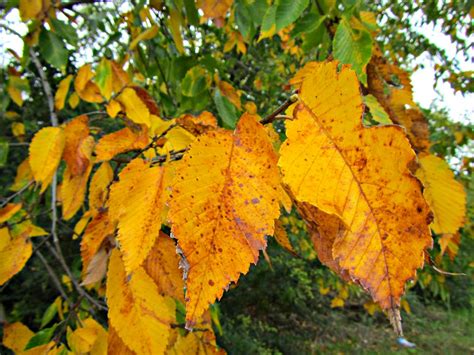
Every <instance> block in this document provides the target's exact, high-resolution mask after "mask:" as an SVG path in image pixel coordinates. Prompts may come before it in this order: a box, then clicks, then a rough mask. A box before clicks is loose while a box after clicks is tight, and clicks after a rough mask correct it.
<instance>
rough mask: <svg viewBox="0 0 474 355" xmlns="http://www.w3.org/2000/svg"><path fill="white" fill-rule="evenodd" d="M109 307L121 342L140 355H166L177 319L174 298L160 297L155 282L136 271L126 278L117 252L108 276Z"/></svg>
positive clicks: (116, 251)
mask: <svg viewBox="0 0 474 355" xmlns="http://www.w3.org/2000/svg"><path fill="white" fill-rule="evenodd" d="M106 296H107V304H108V307H109V313H108V316H109V325H110V327H111V328H113V329H115V331H116V332H117V334H118V336H119V337H120V338H121V339H122V341H123V342H124V343H125V344H126V345H127V346H128V347H129V348H130V349H131V350H133V351H135V352H136V353H138V354H163V353H164V352H165V350H166V347H167V343H168V337H169V333H170V330H171V329H170V324H171V323H173V322H174V319H175V311H176V310H175V303H174V301H173V299H172V298H169V297H163V296H161V295H160V294H159V292H158V289H157V287H156V285H155V283H154V282H153V279H152V278H151V277H150V276H148V274H147V273H146V272H145V270H143V268H141V267H139V268H137V269H136V270H135V271H134V272H133V274H132V275H130V277H128V278H127V276H126V274H125V268H124V265H123V263H122V260H121V259H120V252H119V251H118V250H116V249H115V250H114V251H113V252H112V255H111V257H110V262H109V271H108V273H107V292H106Z"/></svg>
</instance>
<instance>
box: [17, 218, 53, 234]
mask: <svg viewBox="0 0 474 355" xmlns="http://www.w3.org/2000/svg"><path fill="white" fill-rule="evenodd" d="M11 232H12V236H13V237H17V236H22V237H25V238H33V237H40V236H43V235H48V234H49V233H48V232H46V231H45V230H44V229H43V228H41V227H38V226H36V225H34V224H33V223H32V222H31V220H26V221H24V222H22V223H18V224H15V225H13V226H12V230H11Z"/></svg>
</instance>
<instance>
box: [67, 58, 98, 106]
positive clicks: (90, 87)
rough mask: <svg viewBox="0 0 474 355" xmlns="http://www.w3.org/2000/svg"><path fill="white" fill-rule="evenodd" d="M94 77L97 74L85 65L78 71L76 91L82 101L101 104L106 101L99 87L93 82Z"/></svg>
mask: <svg viewBox="0 0 474 355" xmlns="http://www.w3.org/2000/svg"><path fill="white" fill-rule="evenodd" d="M94 76H95V74H94V73H93V72H92V68H91V65H90V64H86V65H83V66H82V67H81V68H80V69H79V70H78V71H77V75H76V78H75V79H74V89H75V90H76V93H77V95H79V97H80V98H81V99H82V100H84V101H87V102H92V103H101V102H102V101H104V99H103V97H102V95H101V94H100V89H99V87H98V86H97V85H96V84H95V83H94V82H92V78H93V77H94Z"/></svg>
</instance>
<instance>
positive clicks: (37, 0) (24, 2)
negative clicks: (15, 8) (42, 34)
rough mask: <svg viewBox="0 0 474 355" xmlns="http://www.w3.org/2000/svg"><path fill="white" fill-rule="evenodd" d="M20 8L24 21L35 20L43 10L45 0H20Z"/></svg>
mask: <svg viewBox="0 0 474 355" xmlns="http://www.w3.org/2000/svg"><path fill="white" fill-rule="evenodd" d="M19 9H20V16H21V19H22V20H23V21H28V20H34V19H36V18H37V17H38V16H39V15H40V14H41V12H42V10H43V0H20V4H19Z"/></svg>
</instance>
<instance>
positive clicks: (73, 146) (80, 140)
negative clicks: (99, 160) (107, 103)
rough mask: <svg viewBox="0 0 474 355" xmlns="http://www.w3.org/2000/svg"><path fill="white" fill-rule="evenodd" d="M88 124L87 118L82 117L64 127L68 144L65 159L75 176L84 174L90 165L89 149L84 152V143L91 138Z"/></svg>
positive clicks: (65, 148) (65, 147)
mask: <svg viewBox="0 0 474 355" xmlns="http://www.w3.org/2000/svg"><path fill="white" fill-rule="evenodd" d="M88 122H89V119H88V118H87V116H86V115H81V116H78V117H76V118H74V119H73V120H71V121H69V122H68V123H67V124H66V126H65V127H64V134H65V138H66V143H65V146H64V152H63V159H64V160H65V161H66V165H67V167H68V170H69V172H70V174H71V175H73V176H75V175H81V174H83V173H84V172H85V171H86V170H87V168H88V167H89V165H90V152H89V151H88V149H86V150H84V141H85V140H86V139H87V138H88V137H89V125H88ZM86 144H87V143H86ZM88 144H91V142H89V143H88Z"/></svg>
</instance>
